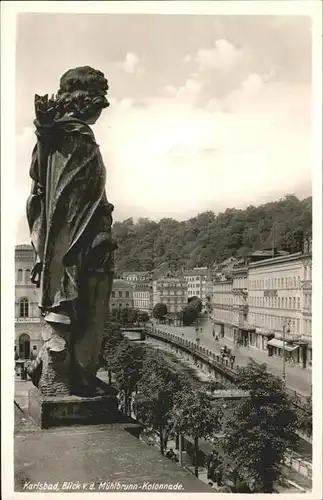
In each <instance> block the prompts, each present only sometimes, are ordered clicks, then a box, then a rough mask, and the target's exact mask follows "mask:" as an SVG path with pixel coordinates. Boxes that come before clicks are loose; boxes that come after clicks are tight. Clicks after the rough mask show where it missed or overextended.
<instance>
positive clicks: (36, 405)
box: [28, 382, 122, 429]
mask: <svg viewBox="0 0 323 500" xmlns="http://www.w3.org/2000/svg"><path fill="white" fill-rule="evenodd" d="M101 384H102V382H101ZM106 387H107V390H106V391H103V390H102V388H101V391H100V392H101V394H100V395H98V396H94V397H80V396H43V395H42V394H41V393H40V391H39V390H38V389H36V388H34V389H30V391H29V394H28V413H29V416H30V417H31V418H32V419H33V420H34V422H35V423H36V424H37V425H38V426H39V427H40V428H41V429H48V428H50V427H58V426H66V425H94V424H107V423H116V422H120V419H122V417H121V415H120V413H119V411H118V401H117V396H116V391H115V389H113V388H111V387H109V386H106Z"/></svg>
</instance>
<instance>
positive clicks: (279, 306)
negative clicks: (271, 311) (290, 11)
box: [277, 297, 280, 309]
mask: <svg viewBox="0 0 323 500" xmlns="http://www.w3.org/2000/svg"><path fill="white" fill-rule="evenodd" d="M277 300H278V309H280V297H278V299H277Z"/></svg>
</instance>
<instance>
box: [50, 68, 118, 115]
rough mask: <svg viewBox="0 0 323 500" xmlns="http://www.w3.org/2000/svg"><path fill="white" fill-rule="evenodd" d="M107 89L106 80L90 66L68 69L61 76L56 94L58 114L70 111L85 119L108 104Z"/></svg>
mask: <svg viewBox="0 0 323 500" xmlns="http://www.w3.org/2000/svg"><path fill="white" fill-rule="evenodd" d="M108 89H109V85H108V81H107V79H106V78H105V76H104V74H103V73H102V72H101V71H99V70H96V69H93V68H91V66H80V67H77V68H74V69H69V70H68V71H66V73H64V74H63V76H62V77H61V79H60V88H59V90H58V92H57V94H56V103H57V105H58V108H59V114H60V115H61V116H63V115H64V114H66V113H71V114H73V115H74V116H75V117H76V118H79V119H81V120H86V119H87V118H89V117H91V116H93V115H94V114H95V113H97V112H98V111H99V110H101V109H103V108H106V107H108V106H109V102H108V100H107V98H106V95H107V91H108Z"/></svg>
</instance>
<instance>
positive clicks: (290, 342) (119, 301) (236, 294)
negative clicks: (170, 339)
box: [15, 241, 312, 367]
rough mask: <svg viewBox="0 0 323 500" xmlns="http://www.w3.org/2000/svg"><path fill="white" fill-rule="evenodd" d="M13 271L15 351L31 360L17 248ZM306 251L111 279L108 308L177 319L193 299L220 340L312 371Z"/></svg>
mask: <svg viewBox="0 0 323 500" xmlns="http://www.w3.org/2000/svg"><path fill="white" fill-rule="evenodd" d="M15 266H16V299H15V300H16V303H15V308H16V309H15V310H16V322H15V330H16V350H17V351H18V354H19V357H23V358H29V357H30V355H31V354H32V353H34V354H36V353H37V351H38V349H39V347H40V344H41V337H40V332H41V319H40V317H39V310H38V292H37V289H36V288H35V286H34V285H32V284H31V282H30V270H31V268H32V266H33V251H32V248H31V246H29V245H18V246H17V247H16V253H15ZM311 283H312V249H311V242H310V241H307V242H305V244H304V248H303V252H299V253H294V254H288V253H287V252H278V251H274V252H272V251H271V250H270V251H259V252H254V253H252V254H251V255H249V256H248V258H247V259H245V260H238V259H235V258H234V257H230V258H229V259H226V260H225V261H224V262H222V263H220V264H218V265H216V266H214V267H213V268H207V267H200V268H195V269H190V270H182V272H180V273H178V274H177V275H174V274H173V273H171V272H170V269H169V267H168V265H167V263H163V264H161V265H160V266H159V267H157V268H156V269H154V270H153V271H150V272H127V273H123V274H122V275H121V276H120V277H119V278H118V279H115V280H114V283H113V289H112V295H111V300H110V307H111V308H112V309H114V308H124V307H134V308H136V309H140V310H142V311H146V312H147V313H148V314H151V313H152V310H153V308H154V306H155V305H156V304H157V303H159V302H162V303H164V304H166V306H167V310H168V313H169V314H170V315H173V316H175V317H176V315H178V314H179V313H180V312H181V311H182V309H183V308H184V307H185V305H186V304H187V301H188V300H189V299H190V298H191V297H194V296H197V297H200V298H201V300H202V304H203V307H204V311H207V312H208V313H209V317H210V319H211V321H212V323H213V328H214V330H215V331H216V332H217V333H218V334H219V335H220V336H223V337H226V338H228V339H231V340H234V341H237V342H239V343H242V344H244V345H248V346H251V347H254V348H256V349H261V350H268V352H269V353H270V354H273V355H281V354H282V346H283V338H284V339H285V350H287V351H288V352H290V353H291V354H292V355H293V358H294V359H295V360H296V361H297V362H298V363H300V364H302V365H303V366H304V367H305V366H308V365H310V364H311V356H312V354H311V352H312V349H311V337H312V324H311V318H312V316H311V301H312V293H311V292H312V285H311Z"/></svg>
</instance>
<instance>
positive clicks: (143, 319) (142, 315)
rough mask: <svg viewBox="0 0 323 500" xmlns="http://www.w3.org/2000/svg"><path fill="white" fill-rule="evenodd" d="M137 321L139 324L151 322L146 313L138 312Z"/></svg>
mask: <svg viewBox="0 0 323 500" xmlns="http://www.w3.org/2000/svg"><path fill="white" fill-rule="evenodd" d="M137 320H138V322H139V323H147V321H149V314H148V313H147V312H146V311H138V318H137Z"/></svg>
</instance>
